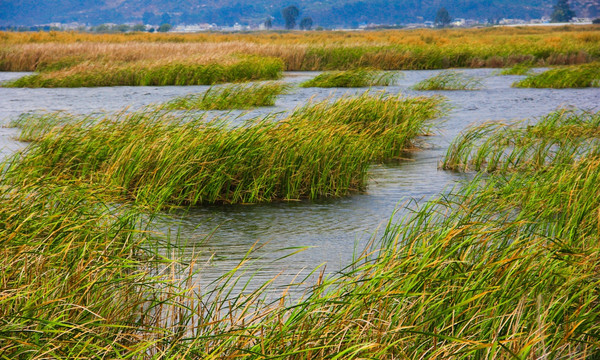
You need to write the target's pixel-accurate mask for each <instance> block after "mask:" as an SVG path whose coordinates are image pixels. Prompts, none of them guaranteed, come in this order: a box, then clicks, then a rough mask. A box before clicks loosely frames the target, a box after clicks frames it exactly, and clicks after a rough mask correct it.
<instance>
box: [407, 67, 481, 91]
mask: <svg viewBox="0 0 600 360" xmlns="http://www.w3.org/2000/svg"><path fill="white" fill-rule="evenodd" d="M480 87H481V81H480V80H479V79H478V78H475V77H467V76H465V75H463V74H462V73H461V72H458V71H443V72H441V73H439V74H437V75H434V76H432V77H430V78H428V79H425V80H423V81H420V82H418V83H417V84H415V85H413V87H412V88H413V89H414V90H477V89H479V88H480Z"/></svg>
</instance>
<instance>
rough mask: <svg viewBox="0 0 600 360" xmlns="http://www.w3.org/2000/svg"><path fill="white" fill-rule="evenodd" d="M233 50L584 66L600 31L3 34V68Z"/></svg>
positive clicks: (338, 65)
mask: <svg viewBox="0 0 600 360" xmlns="http://www.w3.org/2000/svg"><path fill="white" fill-rule="evenodd" d="M234 54H252V55H258V56H267V57H277V58H280V59H282V60H283V61H284V63H285V64H286V68H287V69H288V70H333V69H350V68H355V67H359V66H371V67H375V68H380V69H424V68H428V69H432V68H437V69H439V68H449V67H499V66H506V65H513V64H516V63H520V62H525V61H527V62H531V63H534V64H538V65H559V64H580V63H587V62H590V61H594V60H598V59H599V58H600V35H599V34H598V31H597V30H596V28H595V27H592V26H577V27H575V26H571V27H549V28H548V27H545V28H541V27H540V28H538V27H528V28H484V29H443V30H434V29H420V30H386V31H365V32H332V31H326V32H325V31H313V32H261V33H234V34H222V33H200V34H148V33H131V34H101V35H99V34H89V33H75V32H49V33H39V32H38V33H8V32H0V70H5V71H33V70H43V69H44V68H45V67H48V66H50V67H51V68H52V67H59V68H61V67H68V66H71V65H74V64H77V63H80V62H83V61H101V62H107V61H108V62H114V61H119V62H137V61H142V60H144V61H157V60H165V59H166V60H170V61H171V60H172V61H183V60H185V61H193V62H197V63H207V62H214V61H226V60H225V59H227V58H229V57H231V55H234Z"/></svg>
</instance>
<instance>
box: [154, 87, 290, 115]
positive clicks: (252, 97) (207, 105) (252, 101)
mask: <svg viewBox="0 0 600 360" xmlns="http://www.w3.org/2000/svg"><path fill="white" fill-rule="evenodd" d="M289 89H290V86H288V85H285V84H282V83H277V82H268V83H263V84H252V85H250V86H244V85H239V84H234V85H226V86H221V87H211V88H209V89H208V90H206V91H205V92H204V93H203V94H192V95H188V96H184V97H178V98H176V99H173V100H171V101H169V102H167V103H165V104H164V105H163V106H162V108H163V109H168V110H228V109H251V108H254V107H258V106H273V105H275V99H276V98H277V95H280V94H284V93H286V92H287V91H288V90H289Z"/></svg>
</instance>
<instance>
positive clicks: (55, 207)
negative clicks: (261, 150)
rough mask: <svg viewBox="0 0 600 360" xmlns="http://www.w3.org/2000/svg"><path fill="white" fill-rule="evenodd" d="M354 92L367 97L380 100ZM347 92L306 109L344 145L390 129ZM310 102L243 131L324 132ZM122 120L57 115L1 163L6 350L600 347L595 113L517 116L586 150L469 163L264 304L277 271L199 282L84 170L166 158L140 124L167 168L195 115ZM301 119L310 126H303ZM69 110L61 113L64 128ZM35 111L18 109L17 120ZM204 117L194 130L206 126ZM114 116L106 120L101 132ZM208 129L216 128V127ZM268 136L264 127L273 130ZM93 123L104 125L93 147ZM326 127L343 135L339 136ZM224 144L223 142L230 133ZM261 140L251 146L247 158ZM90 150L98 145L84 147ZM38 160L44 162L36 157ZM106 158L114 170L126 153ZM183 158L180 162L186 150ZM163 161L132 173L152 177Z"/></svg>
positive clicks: (108, 353) (134, 353)
mask: <svg viewBox="0 0 600 360" xmlns="http://www.w3.org/2000/svg"><path fill="white" fill-rule="evenodd" d="M358 99H359V100H356V99H355V101H357V103H360V102H371V101H374V99H371V98H368V97H365V98H358ZM351 100H352V99H344V101H346V102H345V103H343V104H336V103H335V102H333V103H332V102H323V103H318V104H316V106H315V108H314V109H313V110H312V111H314V114H322V113H323V112H322V110H323V109H329V110H328V111H329V112H330V113H329V114H330V115H331V116H329V117H327V119H328V121H329V122H330V123H331V124H336V127H335V129H338V130H339V129H341V128H343V126H342V125H346V126H347V128H345V129H346V130H348V129H352V131H349V132H348V131H344V132H343V134H344V136H343V137H342V138H343V139H346V140H347V141H350V140H351V139H348V137H349V133H353V132H359V131H358V130H359V129H361V130H360V132H370V130H369V129H371V130H372V131H373V132H375V133H377V131H382V130H381V129H382V127H381V124H378V125H374V126H373V127H372V128H371V127H370V126H371V125H370V121H369V119H370V116H372V114H375V113H376V112H372V111H366V109H364V106H361V107H360V108H363V110H364V114H363V115H362V116H360V117H359V119H362V120H363V121H357V122H355V121H352V118H351V117H350V114H351V113H352V109H350V110H348V109H347V108H348V106H349V105H352V103H351ZM383 100H386V98H385V97H384V98H383ZM388 100H389V102H388V103H383V104H381V103H380V104H379V106H380V110H379V113H378V115H377V117H380V116H381V114H385V113H390V114H394V111H392V110H393V109H398V108H399V107H400V105H402V104H403V103H402V101H401V99H398V98H394V97H391V98H390V99H388ZM392 100H393V101H392ZM413 101H415V100H413ZM422 101H424V100H422ZM424 104H426V102H424ZM342 105H343V106H342ZM423 107H425V109H426V106H425V105H423ZM309 109H310V108H307V110H305V111H302V110H298V111H297V113H296V114H295V115H290V119H288V121H287V122H284V123H282V124H281V125H277V124H274V123H272V124H270V125H269V126H267V127H266V130H265V128H262V127H256V128H252V127H249V128H248V129H246V131H250V132H251V133H253V134H259V133H260V134H267V135H268V134H270V132H273V133H277V131H279V129H278V127H279V126H282V127H283V128H285V129H289V130H294V131H296V132H301V131H304V132H303V133H302V138H307V135H308V134H311V133H312V132H314V131H316V130H314V129H311V128H309V127H308V125H309V123H310V122H314V123H315V124H318V125H319V126H320V127H326V126H328V125H327V124H322V123H318V122H317V121H316V120H317V119H319V118H314V117H313V116H312V113H311V111H309ZM354 110H356V109H354ZM421 111H425V110H421ZM429 111H432V110H431V109H430V110H429ZM399 112H400V113H403V110H399ZM332 114H337V115H336V116H333V115H332ZM120 116H122V118H111V119H107V120H106V121H108V120H111V121H113V123H112V124H110V125H111V126H108V125H107V124H102V121H103V120H102V119H95V120H94V121H88V120H89V119H88V120H86V121H84V123H85V126H80V125H78V124H77V119H76V118H75V119H71V120H69V119H66V120H65V121H63V120H61V121H58V122H56V123H52V124H50V125H49V126H48V127H47V129H48V130H46V131H44V132H39V133H33V134H34V136H32V138H35V139H36V140H35V142H34V143H33V144H32V145H31V146H30V148H29V149H28V150H26V152H25V153H24V154H23V155H22V156H21V157H15V158H13V159H12V162H9V163H6V164H4V170H3V171H2V174H4V175H3V177H2V181H1V182H0V184H1V186H0V244H1V245H2V246H1V247H0V255H2V256H1V257H0V264H2V266H0V274H1V276H0V294H1V295H2V296H0V315H1V316H0V318H1V319H2V321H1V322H0V329H1V333H0V336H2V341H1V342H0V351H2V354H3V355H2V356H4V357H6V358H23V357H27V358H33V359H42V358H49V357H51V358H69V359H77V358H81V359H84V358H123V357H129V358H140V359H146V358H148V359H150V358H151V359H173V358H205V359H236V358H242V357H244V358H249V359H264V358H285V359H315V358H319V359H340V358H341V357H343V358H346V359H364V358H390V359H391V358H428V359H449V358H453V359H472V358H490V359H491V358H494V359H516V358H519V359H532V360H533V359H540V358H569V359H581V360H583V359H586V360H587V359H593V358H596V357H598V356H600V351H599V350H598V349H599V348H600V315H599V314H600V302H599V299H600V290H599V289H600V276H599V275H598V269H600V245H599V243H598V237H599V236H600V227H599V226H598V214H599V213H600V187H598V183H599V182H600V156H599V154H597V153H594V152H593V151H592V152H590V151H589V150H590V149H591V148H592V147H593V142H590V141H591V139H592V138H593V135H590V133H593V132H594V131H596V132H597V125H598V115H597V114H582V113H578V112H562V113H555V114H551V115H549V116H548V117H547V118H546V119H544V121H541V122H540V123H539V124H537V125H533V126H532V127H530V128H527V127H523V129H522V130H519V131H521V132H522V133H525V134H526V136H529V138H535V139H549V140H552V139H561V138H568V139H569V141H573V142H572V143H571V145H572V146H578V147H579V148H578V149H577V150H576V151H575V153H579V154H585V156H580V157H575V158H573V159H571V160H570V161H562V160H561V161H557V160H552V165H551V166H544V167H538V166H535V164H534V163H532V162H528V161H525V162H523V163H522V164H523V165H522V166H518V167H507V168H502V167H499V168H498V171H495V172H494V173H491V174H489V175H486V176H481V175H479V176H476V177H475V178H474V179H473V180H472V181H470V182H467V183H463V184H461V185H460V186H457V187H456V188H454V189H452V190H451V191H450V192H448V193H446V194H445V195H443V196H440V197H439V198H438V199H436V200H433V201H430V202H428V203H426V204H424V205H423V206H422V207H420V208H419V209H416V210H414V212H413V213H412V214H409V215H407V217H405V218H404V219H403V220H402V221H401V222H400V223H398V224H394V223H391V222H390V223H389V224H388V226H387V227H386V229H385V231H384V234H383V238H382V240H381V243H378V245H379V246H375V247H373V248H372V249H367V250H366V251H365V253H364V254H363V255H362V256H361V257H360V258H359V259H358V260H357V262H356V263H354V264H350V265H349V266H348V267H347V268H345V269H343V270H342V271H341V272H340V274H339V275H338V276H336V277H324V276H321V277H319V280H318V281H317V283H316V284H314V286H313V288H312V289H311V291H310V292H309V293H307V294H306V296H305V297H304V298H302V299H301V300H299V301H297V302H293V303H290V302H286V301H285V299H284V298H281V301H274V302H268V303H266V302H264V301H263V300H264V297H263V291H264V288H265V287H264V286H267V285H268V282H267V283H266V284H265V285H264V286H262V287H259V288H258V289H257V290H255V291H253V290H250V289H247V288H246V287H245V285H244V284H243V283H242V284H241V287H242V288H243V290H242V291H233V290H232V289H233V288H232V285H235V284H236V283H237V282H238V281H239V280H238V278H237V277H236V275H235V274H236V273H237V271H238V270H239V269H240V268H241V267H242V265H243V264H240V267H236V268H235V269H232V270H231V272H229V273H228V274H226V275H224V276H223V277H222V278H221V279H218V281H216V283H215V284H214V285H215V286H214V287H213V288H212V289H201V288H200V287H199V286H198V285H197V284H196V283H195V281H194V278H193V276H192V275H193V273H194V264H183V263H176V262H173V261H171V260H169V259H167V258H165V257H164V256H161V255H160V253H159V252H156V251H153V250H152V249H153V247H152V246H150V245H149V242H148V240H149V239H148V229H147V228H146V227H145V226H144V224H145V223H146V222H147V221H148V220H147V219H146V220H145V221H141V220H140V217H139V213H138V211H139V210H140V209H139V208H135V207H132V204H131V203H130V202H128V201H129V200H131V197H128V196H125V197H123V198H120V197H116V196H115V194H114V193H112V194H111V199H112V202H110V203H106V202H104V201H102V200H101V199H103V198H104V197H105V192H106V191H107V189H106V187H105V186H104V184H105V183H104V182H103V181H102V180H103V179H102V176H103V175H102V172H100V171H96V172H92V171H90V172H89V174H93V176H90V177H88V178H86V177H84V176H79V177H77V176H74V175H73V174H74V173H77V172H83V171H84V169H89V168H90V167H91V166H93V161H92V159H94V158H97V159H98V160H101V159H102V158H104V159H109V158H114V159H118V158H121V157H122V156H123V155H124V154H126V153H127V152H129V154H132V155H134V154H137V155H138V156H137V157H136V156H129V157H127V158H125V159H123V160H122V161H123V163H125V162H127V163H129V164H130V165H129V166H130V167H127V166H124V167H121V168H120V170H119V171H121V172H127V171H129V170H130V169H131V168H132V167H134V166H137V165H138V164H141V163H144V162H149V161H153V162H155V163H156V164H160V163H161V162H162V161H163V160H167V158H161V157H160V156H159V155H162V154H167V153H168V151H166V149H167V148H166V147H163V148H158V145H159V144H160V142H157V141H154V142H151V141H147V142H143V143H140V140H141V139H144V138H154V140H160V139H163V140H164V141H165V142H167V143H168V144H169V149H171V150H172V151H174V152H176V155H175V156H173V158H172V159H169V162H164V163H165V164H167V163H168V164H169V166H170V165H171V163H172V162H171V161H172V160H173V159H176V158H177V156H180V155H182V154H185V153H186V151H182V150H181V149H182V147H181V145H180V144H181V143H185V142H187V141H190V140H192V139H193V137H191V136H190V137H187V136H186V135H185V133H186V132H189V131H191V130H188V129H187V128H186V127H185V124H188V123H189V121H188V122H182V123H180V124H174V123H172V122H171V124H169V122H165V120H166V118H165V116H166V115H165V113H164V112H163V113H161V114H158V113H156V114H148V113H146V114H139V113H138V114H129V115H127V116H130V118H129V119H126V115H120ZM150 116H155V117H156V118H155V120H156V121H155V122H156V123H154V122H152V121H151V120H152V118H150V119H149V118H148V117H150ZM293 116H295V117H296V120H295V121H298V123H297V124H298V125H302V126H298V127H295V125H296V123H295V122H294V121H292V120H291V119H292V117H293ZM116 120H119V121H116ZM124 120H125V121H124ZM188 120H189V119H188ZM82 121H83V120H82ZM99 121H100V122H99ZM122 121H124V122H123V123H121V122H122ZM136 121H137V123H136ZM394 121H395V120H394V117H390V118H389V119H388V122H391V123H394ZM60 122H62V123H64V124H65V125H62V126H60V125H57V124H58V123H60ZM39 123H43V120H41V121H39ZM384 123H386V122H384ZM27 124H29V122H26V121H23V123H22V126H27ZM192 125H193V126H192ZM35 126H40V125H39V124H38V125H35ZM95 126H96V127H98V128H95ZM156 126H162V127H158V128H157V129H158V130H161V131H160V132H159V131H145V129H152V128H153V127H156ZM169 126H171V127H172V128H173V129H177V130H178V131H179V133H184V135H181V137H173V135H172V134H171V133H169V132H168V131H166V132H165V131H163V130H169ZM200 126H201V124H199V123H198V124H191V125H190V128H192V129H193V131H197V129H195V127H200ZM103 127H106V128H107V129H109V130H110V131H105V132H102V131H99V130H101V129H103ZM204 127H205V128H211V129H212V130H211V134H210V135H211V136H212V135H217V136H218V129H219V128H218V126H216V125H211V124H204ZM226 130H227V131H229V129H226ZM502 130H503V128H502V127H500V126H495V127H494V126H488V128H487V130H486V129H483V130H481V129H480V130H478V133H481V134H482V135H481V136H479V135H477V136H472V137H471V138H470V139H472V140H471V141H463V140H461V141H459V142H460V143H464V144H465V145H464V146H465V147H468V148H469V147H477V146H480V144H481V140H482V139H485V138H487V137H490V135H493V136H500V135H499V133H500V132H501V131H502ZM294 131H284V132H283V134H286V135H287V136H289V138H288V139H286V140H289V139H293V138H294V136H293V132H294ZM511 131H512V130H511ZM514 131H517V130H516V129H514ZM340 133H342V131H341V130H340ZM467 133H469V132H467ZM277 134H278V135H280V134H282V133H277ZM527 134H529V135H527ZM193 135H198V132H193ZM267 135H265V137H264V138H262V139H264V140H265V141H274V139H273V138H269V137H268V136H267ZM96 136H101V137H102V138H101V139H98V141H97V142H95V143H92V142H91V140H95V137H96ZM238 136H240V137H239V138H236V139H234V140H239V139H243V138H242V137H241V136H242V135H241V133H240V134H238ZM326 136H328V137H335V136H334V134H333V133H331V132H330V133H327V135H326ZM371 136H373V135H371ZM209 138H211V137H209V136H207V137H205V139H209ZM249 138H250V139H255V138H256V135H252V136H250V137H249ZM58 139H62V140H63V141H62V142H57V140H58ZM124 139H127V140H128V141H123V140H124ZM246 139H248V138H246ZM374 139H377V137H374ZM576 139H581V141H579V140H577V141H575V140H576ZM173 140H180V141H179V142H178V141H173ZM203 140H204V139H199V140H198V142H199V143H201V142H203ZM311 140H312V141H314V143H315V145H314V146H310V147H309V148H310V150H311V151H315V149H317V150H318V149H319V147H318V146H317V144H318V145H319V146H320V145H321V144H322V143H323V141H324V140H325V137H323V138H316V137H314V138H311ZM258 141H259V140H256V141H255V142H254V143H253V145H254V144H256V143H257V142H258ZM107 142H108V145H106V146H104V147H101V146H99V145H100V144H104V143H107ZM524 142H527V140H524ZM119 143H121V144H122V145H121V148H119V146H118V144H119ZM484 143H485V142H484ZM286 144H288V146H294V145H296V144H295V143H291V142H289V141H287V142H286ZM368 144H369V142H368V141H366V142H365V143H364V144H362V145H368ZM134 145H135V146H134ZM145 145H154V146H155V147H157V150H156V151H155V152H153V153H151V155H153V157H149V156H147V155H149V154H150V153H148V154H146V153H141V152H139V150H138V149H136V148H137V147H139V148H141V149H146V148H147V146H145ZM214 145H215V146H214V148H216V149H221V148H222V145H227V143H222V142H215V143H214ZM337 145H339V144H337ZM230 146H231V147H232V148H235V147H238V148H243V146H244V143H243V142H240V141H233V142H232V143H231V144H230ZM507 146H509V145H507ZM45 147H47V148H46V149H45ZM113 147H114V153H113ZM124 148H128V149H129V150H127V151H125V150H123V149H124ZM40 149H45V150H44V151H40ZM256 149H257V148H256V147H249V148H248V149H247V150H246V151H248V152H247V154H250V153H252V150H256ZM75 150H79V151H80V152H79V153H78V152H75ZM92 150H95V152H93V151H92ZM293 150H294V152H296V151H298V147H297V146H296V147H295V148H294V149H293ZM363 150H364V149H363ZM86 153H88V154H89V156H87V158H85V157H83V156H82V154H86ZM233 153H236V154H237V153H239V152H232V154H233ZM61 154H64V156H62V155H61ZM220 154H221V155H222V154H224V152H220ZM255 154H257V153H256V152H255ZM306 154H308V153H306ZM339 154H341V152H340V153H339ZM321 155H322V154H317V155H315V156H316V157H318V156H321ZM276 156H283V157H285V156H288V155H287V154H282V153H277V154H273V158H275V157H276ZM42 157H45V158H46V160H47V161H46V162H44V163H42V162H38V163H37V164H34V163H35V162H36V161H39V160H41V158H42ZM240 158H241V159H244V157H240ZM70 159H73V161H71V160H70ZM190 159H191V158H188V159H185V161H182V162H181V163H183V162H188V163H189V160H190ZM254 159H259V158H258V157H255V158H254ZM300 159H301V158H294V160H296V161H300ZM98 160H96V161H98ZM27 162H31V165H32V166H28V165H27ZM53 162H54V163H53ZM256 163H258V162H254V164H256ZM103 164H110V166H108V167H106V168H111V167H113V164H116V162H113V163H110V162H103ZM306 164H307V165H309V164H312V163H309V162H306ZM204 165H208V164H207V163H204ZM225 165H229V164H228V163H225ZM530 165H533V166H530ZM43 166H46V168H43V169H42V167H43ZM54 166H57V167H58V168H57V169H56V171H55V172H53V169H54ZM145 166H146V165H143V164H142V165H141V167H142V168H143V167H145ZM174 166H175V167H176V170H181V168H177V167H178V166H179V165H178V163H175V164H174ZM101 167H102V166H99V168H101ZM114 168H115V169H116V167H114ZM159 168H160V166H157V167H155V168H154V170H153V171H150V172H148V171H142V172H139V173H137V176H140V175H143V174H146V175H148V176H154V177H158V176H159V174H160V171H158V169H159ZM32 169H38V170H39V169H41V170H43V171H39V172H38V173H32V172H31V170H32ZM103 171H104V170H103ZM19 173H21V174H20V175H19ZM149 174H150V175H149ZM177 174H178V172H177V171H174V172H172V173H165V176H175V175H177ZM190 174H193V173H190ZM190 174H187V175H190ZM214 174H217V173H216V172H215V173H214ZM183 178H185V179H186V181H187V182H192V181H194V178H193V177H190V176H184V177H183ZM15 180H16V181H15ZM89 180H93V181H89ZM118 204H128V205H127V206H121V205H118ZM163 246H164V245H163ZM167 252H168V251H167ZM163 253H164V252H163ZM178 268H181V269H185V270H187V272H182V271H180V270H178ZM238 284H239V283H238Z"/></svg>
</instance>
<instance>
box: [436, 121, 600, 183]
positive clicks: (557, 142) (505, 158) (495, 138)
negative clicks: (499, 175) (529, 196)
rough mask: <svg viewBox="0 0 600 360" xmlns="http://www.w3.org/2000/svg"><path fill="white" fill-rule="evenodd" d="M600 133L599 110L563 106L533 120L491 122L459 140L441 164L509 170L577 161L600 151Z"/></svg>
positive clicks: (469, 132)
mask: <svg viewBox="0 0 600 360" xmlns="http://www.w3.org/2000/svg"><path fill="white" fill-rule="evenodd" d="M599 138H600V115H599V114H598V113H587V112H574V111H567V110H560V111H557V112H554V113H552V114H549V115H547V116H545V117H543V118H542V119H540V120H539V122H538V123H536V124H533V125H527V124H523V123H513V124H503V123H497V122H490V123H486V124H483V125H477V126H474V127H472V128H470V129H467V130H466V131H464V132H463V133H462V134H461V135H460V136H459V137H458V138H457V139H455V140H454V141H453V143H452V144H451V145H450V147H449V148H448V152H447V154H446V157H445V159H444V162H443V164H442V168H444V169H447V170H455V171H467V170H475V171H486V172H497V171H502V172H506V171H515V170H522V169H544V168H547V167H550V166H556V165H559V164H572V163H575V162H576V161H579V160H580V159H581V158H585V157H594V156H597V155H598V154H599V150H600V149H599V148H598V145H599V144H600V143H599V141H598V140H599Z"/></svg>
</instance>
